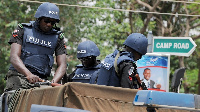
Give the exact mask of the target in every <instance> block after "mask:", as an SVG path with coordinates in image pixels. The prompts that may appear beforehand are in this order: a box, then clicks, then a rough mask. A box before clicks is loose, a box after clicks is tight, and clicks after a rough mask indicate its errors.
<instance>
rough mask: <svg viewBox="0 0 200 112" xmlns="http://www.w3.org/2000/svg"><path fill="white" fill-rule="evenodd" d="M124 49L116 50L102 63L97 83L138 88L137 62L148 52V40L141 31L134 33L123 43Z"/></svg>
mask: <svg viewBox="0 0 200 112" xmlns="http://www.w3.org/2000/svg"><path fill="white" fill-rule="evenodd" d="M123 45H124V49H123V50H122V51H119V50H115V51H114V52H113V53H112V54H109V55H108V56H106V58H105V60H104V62H103V63H102V66H101V69H100V73H99V76H98V80H97V84H99V85H107V86H115V87H123V88H132V89H138V88H139V85H138V82H139V81H138V80H137V78H138V77H136V76H138V73H137V66H136V64H135V62H136V61H137V60H139V59H141V57H142V55H145V54H146V52H147V45H148V40H147V38H146V37H145V36H144V35H143V34H140V33H132V34H131V35H129V36H128V37H127V39H126V40H125V42H124V43H123Z"/></svg>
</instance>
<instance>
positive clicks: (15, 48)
mask: <svg viewBox="0 0 200 112" xmlns="http://www.w3.org/2000/svg"><path fill="white" fill-rule="evenodd" d="M21 48H22V46H21V45H20V44H17V43H12V44H11V52H10V62H11V63H12V65H13V66H14V67H15V69H16V70H17V71H18V72H20V73H21V74H24V75H25V76H26V77H27V79H28V80H29V82H30V83H35V82H38V81H41V79H39V77H38V76H36V75H33V74H32V73H31V72H30V71H29V70H28V69H27V68H26V67H25V65H24V64H23V62H22V60H21V58H20V56H21Z"/></svg>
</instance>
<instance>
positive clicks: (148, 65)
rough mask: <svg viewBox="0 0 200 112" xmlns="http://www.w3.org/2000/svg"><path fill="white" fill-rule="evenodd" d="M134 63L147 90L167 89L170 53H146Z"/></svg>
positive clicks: (166, 90)
mask: <svg viewBox="0 0 200 112" xmlns="http://www.w3.org/2000/svg"><path fill="white" fill-rule="evenodd" d="M136 64H137V69H138V73H139V76H140V79H141V80H142V81H143V82H144V83H145V85H146V86H147V88H148V89H149V90H157V91H165V92H168V91H169V71H170V55H167V54H166V55H163V54H156V53H147V54H146V55H143V56H142V58H141V59H140V60H138V61H137V63H136ZM149 74H150V75H149Z"/></svg>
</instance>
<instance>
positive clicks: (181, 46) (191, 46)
mask: <svg viewBox="0 0 200 112" xmlns="http://www.w3.org/2000/svg"><path fill="white" fill-rule="evenodd" d="M196 46H197V45H196V44H195V42H194V41H193V40H192V38H191V37H153V52H154V53H160V54H171V55H178V56H190V55H191V54H192V53H193V51H194V50H195V47H196Z"/></svg>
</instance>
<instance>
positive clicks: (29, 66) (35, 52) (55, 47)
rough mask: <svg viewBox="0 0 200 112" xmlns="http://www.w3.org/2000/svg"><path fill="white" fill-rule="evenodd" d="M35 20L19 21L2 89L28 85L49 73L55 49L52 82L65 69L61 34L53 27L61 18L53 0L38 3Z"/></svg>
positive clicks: (56, 81)
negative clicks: (55, 64) (54, 67)
mask: <svg viewBox="0 0 200 112" xmlns="http://www.w3.org/2000/svg"><path fill="white" fill-rule="evenodd" d="M35 18H36V20H35V21H30V23H22V24H18V27H17V28H16V29H15V30H14V32H13V34H12V36H11V38H10V41H9V42H8V43H9V44H11V52H10V62H11V66H10V68H9V71H8V74H7V76H6V79H7V83H6V88H5V91H9V90H16V89H18V88H25V89H29V88H32V87H34V83H35V82H39V81H43V79H47V77H48V76H50V73H51V69H52V66H53V64H54V57H53V54H54V53H55V56H56V62H57V66H58V67H57V69H56V71H55V74H54V77H53V79H52V82H54V83H58V82H59V81H60V79H61V78H62V76H63V75H64V74H65V72H66V54H67V52H66V48H65V43H64V34H63V33H62V32H61V31H60V30H59V28H58V27H56V23H58V22H59V21H60V18H59V8H58V7H57V6H56V5H55V4H52V3H49V2H46V3H43V4H41V5H40V6H39V7H38V9H37V11H36V13H35Z"/></svg>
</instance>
